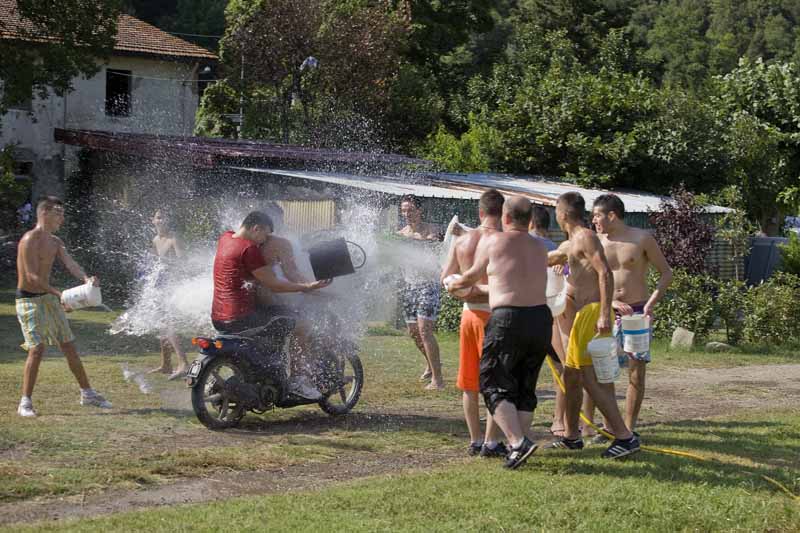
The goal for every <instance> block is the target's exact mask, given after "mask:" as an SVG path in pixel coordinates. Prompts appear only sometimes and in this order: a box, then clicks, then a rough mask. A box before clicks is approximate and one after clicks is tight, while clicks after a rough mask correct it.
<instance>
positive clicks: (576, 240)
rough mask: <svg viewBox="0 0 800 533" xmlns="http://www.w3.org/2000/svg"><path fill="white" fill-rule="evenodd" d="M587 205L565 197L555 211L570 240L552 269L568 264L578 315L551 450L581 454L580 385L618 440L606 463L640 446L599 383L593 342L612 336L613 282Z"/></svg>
mask: <svg viewBox="0 0 800 533" xmlns="http://www.w3.org/2000/svg"><path fill="white" fill-rule="evenodd" d="M585 210H586V204H585V202H584V199H583V197H582V196H581V195H580V194H579V193H576V192H568V193H565V194H562V195H561V196H559V198H558V203H557V205H556V220H557V221H558V225H559V226H560V227H561V229H562V230H564V232H566V234H567V237H568V240H567V241H565V242H564V243H562V245H561V246H559V249H558V250H556V251H553V252H550V254H549V263H550V264H559V263H562V264H563V263H564V262H568V263H569V271H570V275H569V277H568V278H567V294H568V295H569V296H570V297H571V298H572V299H573V300H574V303H575V309H577V314H576V315H575V320H574V322H573V323H572V328H571V331H570V335H569V344H568V347H567V357H566V361H565V364H564V385H565V388H566V393H565V396H566V416H565V420H564V422H565V426H566V428H565V431H564V436H563V437H561V438H560V439H558V440H557V441H555V442H553V443H552V444H550V445H549V447H551V448H563V449H569V450H580V449H582V448H583V446H584V443H583V439H582V438H581V435H580V432H579V429H578V417H579V413H580V407H581V385H583V386H584V387H585V388H586V391H587V392H588V393H589V394H590V395H591V396H592V398H593V399H594V401H595V403H596V404H597V406H598V407H599V408H600V411H601V412H602V413H603V415H605V417H606V419H607V420H608V422H609V429H610V431H611V433H613V434H614V437H615V440H614V442H613V443H611V445H610V446H609V447H608V449H607V450H606V451H604V452H603V457H606V458H613V459H617V458H621V457H625V456H627V455H630V454H633V453H636V452H638V451H639V447H640V446H639V440H638V438H637V437H636V436H635V435H633V434H632V433H631V431H630V429H629V428H628V427H626V425H625V422H624V421H623V419H622V415H621V414H620V412H619V408H618V407H617V402H616V400H615V399H614V389H613V386H612V385H609V384H605V383H599V382H598V381H597V376H596V375H595V371H594V367H593V365H592V359H591V357H590V356H589V354H588V351H587V347H588V344H589V342H590V341H591V340H592V339H593V338H594V337H596V336H598V335H599V336H608V335H610V334H611V301H612V295H613V290H614V281H613V279H612V275H611V268H610V267H609V266H608V261H607V260H606V257H605V253H604V252H603V247H602V245H601V244H600V241H599V239H598V238H597V236H596V235H595V233H594V232H593V231H591V230H589V229H587V228H586V227H584V222H583V217H584V213H585Z"/></svg>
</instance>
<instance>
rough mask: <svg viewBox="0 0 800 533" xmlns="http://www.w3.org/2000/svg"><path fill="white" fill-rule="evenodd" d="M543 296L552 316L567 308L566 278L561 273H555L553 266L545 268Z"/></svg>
mask: <svg viewBox="0 0 800 533" xmlns="http://www.w3.org/2000/svg"><path fill="white" fill-rule="evenodd" d="M545 296H546V297H547V307H549V308H550V312H551V313H552V314H553V317H557V316H559V315H561V314H562V313H563V312H564V310H565V309H566V308H567V280H566V278H564V276H563V275H559V274H556V273H555V271H554V270H553V267H549V268H548V269H547V289H546V290H545Z"/></svg>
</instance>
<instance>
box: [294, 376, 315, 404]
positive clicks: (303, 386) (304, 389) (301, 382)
mask: <svg viewBox="0 0 800 533" xmlns="http://www.w3.org/2000/svg"><path fill="white" fill-rule="evenodd" d="M289 392H290V393H292V394H294V395H295V396H300V397H301V398H305V399H307V400H321V399H322V393H320V392H319V390H317V388H316V387H315V386H314V385H313V384H312V383H311V381H310V380H309V379H308V378H307V377H306V376H296V377H293V378H292V379H291V380H290V382H289Z"/></svg>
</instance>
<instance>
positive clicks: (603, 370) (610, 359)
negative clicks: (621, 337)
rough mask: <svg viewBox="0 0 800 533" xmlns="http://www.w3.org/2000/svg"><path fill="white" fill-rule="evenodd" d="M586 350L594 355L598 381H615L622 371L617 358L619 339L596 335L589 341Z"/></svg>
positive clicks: (593, 359)
mask: <svg viewBox="0 0 800 533" xmlns="http://www.w3.org/2000/svg"><path fill="white" fill-rule="evenodd" d="M586 350H587V351H588V352H589V355H590V356H592V365H593V366H594V373H595V375H596V376H597V381H598V383H614V382H615V381H616V380H617V378H619V373H620V370H619V360H618V359H617V339H615V338H614V337H595V338H594V339H592V340H591V341H590V342H589V346H587V348H586Z"/></svg>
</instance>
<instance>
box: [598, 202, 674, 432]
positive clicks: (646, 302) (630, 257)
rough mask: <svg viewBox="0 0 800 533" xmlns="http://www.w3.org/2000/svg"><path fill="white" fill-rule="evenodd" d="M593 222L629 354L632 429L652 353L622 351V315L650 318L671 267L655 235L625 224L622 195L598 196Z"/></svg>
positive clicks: (628, 402)
mask: <svg viewBox="0 0 800 533" xmlns="http://www.w3.org/2000/svg"><path fill="white" fill-rule="evenodd" d="M592 223H593V224H594V225H595V228H597V233H598V237H600V243H601V244H602V245H603V250H604V251H605V254H606V258H607V259H608V264H609V266H610V267H611V272H612V273H613V275H614V300H613V301H612V302H611V306H612V307H613V309H614V314H615V315H616V324H615V328H614V329H615V335H616V338H617V344H618V349H619V353H621V354H622V353H624V354H625V355H626V357H625V358H624V359H622V361H623V362H625V363H627V365H628V367H629V373H628V380H629V381H628V390H627V394H626V395H625V425H626V426H628V428H630V429H631V430H633V429H634V427H635V426H636V420H637V418H638V417H639V409H640V408H641V406H642V400H643V399H644V390H645V389H644V387H645V370H646V369H647V363H649V362H650V351H649V350H648V351H646V352H634V353H631V352H625V351H624V350H623V346H624V341H625V339H624V335H623V333H622V322H621V320H622V317H623V316H627V315H633V314H644V315H646V316H648V317H650V318H652V316H653V308H654V307H655V306H656V304H658V302H659V300H661V298H662V297H663V296H664V293H665V292H666V291H667V288H668V287H669V284H670V283H671V282H672V269H671V268H670V267H669V264H667V260H666V258H665V257H664V254H663V253H661V249H660V248H659V247H658V243H657V242H656V240H655V238H654V237H653V235H652V234H650V233H649V232H647V231H645V230H642V229H637V228H632V227H630V226H628V225H627V224H625V204H623V203H622V200H620V198H619V196H617V195H615V194H604V195H602V196H598V197H597V198H596V199H595V201H594V206H593V209H592ZM651 266H653V267H655V269H656V270H657V271H658V273H659V280H658V286H657V287H656V289H655V290H654V291H653V292H652V293H650V291H649V290H648V288H647V272H648V270H649V269H650V267H651ZM593 410H594V406H593V405H589V406H585V407H584V411H585V413H586V414H587V415H589V414H590V413H591V412H592V411H593ZM600 437H602V435H601V436H600Z"/></svg>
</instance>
